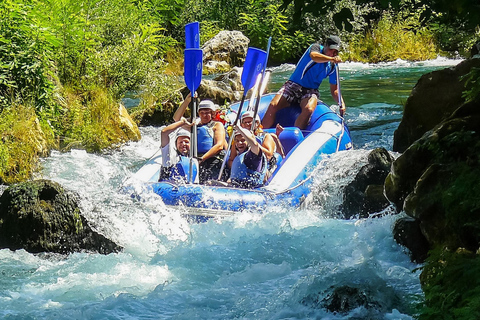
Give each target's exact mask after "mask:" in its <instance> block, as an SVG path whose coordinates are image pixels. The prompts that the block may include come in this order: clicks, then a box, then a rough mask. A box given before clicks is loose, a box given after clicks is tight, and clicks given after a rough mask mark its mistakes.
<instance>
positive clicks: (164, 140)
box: [161, 117, 192, 148]
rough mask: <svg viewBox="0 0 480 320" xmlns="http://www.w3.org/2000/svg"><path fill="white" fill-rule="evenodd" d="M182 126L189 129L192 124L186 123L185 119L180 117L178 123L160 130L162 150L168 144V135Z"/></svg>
mask: <svg viewBox="0 0 480 320" xmlns="http://www.w3.org/2000/svg"><path fill="white" fill-rule="evenodd" d="M182 126H187V127H191V126H192V124H191V123H190V122H188V120H187V119H185V118H183V117H182V118H181V119H180V121H176V122H174V123H172V124H169V125H168V126H166V127H165V128H163V129H162V133H161V137H162V140H161V141H162V148H163V147H165V146H166V145H167V144H169V143H170V133H172V132H173V131H175V130H177V129H178V128H180V127H182Z"/></svg>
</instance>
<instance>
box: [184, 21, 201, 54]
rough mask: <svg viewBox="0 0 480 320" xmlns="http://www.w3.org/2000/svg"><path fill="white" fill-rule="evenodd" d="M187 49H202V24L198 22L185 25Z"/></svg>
mask: <svg viewBox="0 0 480 320" xmlns="http://www.w3.org/2000/svg"><path fill="white" fill-rule="evenodd" d="M185 48H186V49H200V24H199V23H198V22H197V21H195V22H192V23H189V24H186V25H185Z"/></svg>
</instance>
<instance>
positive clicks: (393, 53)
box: [344, 14, 437, 62]
mask: <svg viewBox="0 0 480 320" xmlns="http://www.w3.org/2000/svg"><path fill="white" fill-rule="evenodd" d="M436 57H437V52H436V45H435V41H434V36H433V35H432V34H431V33H430V32H429V31H428V30H427V29H426V28H421V27H420V26H419V24H418V20H415V18H410V19H403V17H402V16H397V17H392V16H390V15H387V14H386V15H384V17H383V18H382V19H381V20H380V21H379V22H378V24H377V25H376V26H375V27H374V28H373V29H371V30H368V31H367V32H366V33H365V35H357V36H354V37H353V38H352V39H351V41H350V44H349V50H348V51H347V52H346V54H345V56H344V58H345V59H348V60H352V61H361V62H380V61H394V60H396V59H403V60H410V61H417V60H428V59H434V58H436Z"/></svg>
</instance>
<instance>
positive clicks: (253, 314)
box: [0, 59, 459, 319]
mask: <svg viewBox="0 0 480 320" xmlns="http://www.w3.org/2000/svg"><path fill="white" fill-rule="evenodd" d="M458 62H459V60H445V59H437V60H434V61H425V62H421V63H409V62H404V61H396V62H393V63H388V64H375V65H368V64H354V63H345V64H342V65H341V85H342V94H343V96H344V99H345V103H346V105H347V115H346V122H347V125H348V126H349V128H350V130H351V133H352V138H353V141H354V150H353V151H348V152H340V153H338V154H335V155H333V156H332V157H331V158H329V159H328V160H327V163H326V165H325V166H324V167H322V170H319V171H318V174H317V175H316V177H315V186H314V192H313V193H312V196H311V197H310V198H309V199H307V202H306V206H305V208H303V209H301V210H292V209H289V208H271V209H269V210H267V211H266V212H242V213H239V214H237V215H235V216H233V217H229V218H225V219H223V220H210V221H208V222H206V223H201V224H190V223H188V222H187V221H186V219H185V218H184V217H183V216H182V212H183V210H182V208H179V209H178V210H173V209H168V208H166V207H165V206H164V204H163V203H162V201H161V199H159V197H157V196H156V195H148V194H147V195H145V197H144V198H143V199H142V200H140V201H139V200H134V199H132V198H130V197H129V195H128V194H123V193H122V192H120V188H121V186H122V182H123V181H124V180H125V179H127V178H128V177H130V176H131V175H132V174H133V173H134V172H135V171H136V170H138V169H139V167H140V166H141V165H142V164H143V163H144V162H145V161H146V160H147V159H148V158H149V157H150V156H151V155H153V154H154V153H155V152H156V151H157V150H158V148H159V137H160V132H159V129H158V128H154V127H145V128H141V132H142V140H141V141H139V142H135V143H129V144H126V145H124V146H123V147H122V148H120V149H119V150H116V151H112V152H109V153H104V154H87V153H86V152H84V151H81V150H73V151H71V152H68V153H59V152H53V153H52V155H51V156H50V157H49V158H47V159H44V160H43V162H42V165H43V170H42V173H41V175H40V176H41V177H43V178H46V179H51V180H54V181H57V182H59V183H60V184H62V185H63V186H65V187H66V188H68V189H71V190H74V191H76V192H78V193H79V194H80V196H81V199H82V207H83V212H84V215H85V216H86V217H87V219H88V220H89V222H90V223H91V225H92V226H93V227H94V228H95V229H96V230H98V231H99V232H101V233H103V234H104V235H105V236H107V237H108V238H110V239H112V240H114V241H115V242H117V243H118V244H119V245H121V246H123V247H124V248H125V250H124V251H123V252H122V253H118V254H110V255H100V254H90V253H75V254H71V255H69V256H59V255H33V254H29V253H27V252H25V251H22V250H20V251H16V252H11V251H9V250H0V270H1V273H2V276H1V278H0V317H2V318H6V319H413V318H414V316H415V312H416V311H415V306H416V304H417V303H418V302H420V301H421V300H422V299H423V294H422V291H421V287H420V282H419V279H418V277H419V272H417V271H415V269H416V268H418V267H420V265H417V264H414V263H412V262H410V259H409V257H408V256H407V254H406V253H405V252H404V249H403V248H402V247H400V246H399V245H397V244H396V243H395V241H394V239H393V236H392V226H393V223H394V222H395V220H396V219H397V218H398V215H397V216H394V215H391V214H387V215H384V216H383V217H380V218H378V217H377V218H374V217H371V218H368V219H353V220H340V219H336V218H335V216H336V213H337V211H338V205H339V204H340V203H341V201H342V190H343V187H344V186H345V185H346V184H348V183H349V182H350V181H351V180H352V179H353V177H354V175H355V174H356V173H357V171H358V169H359V168H360V167H361V166H363V165H364V164H365V163H366V158H367V155H368V153H369V152H370V151H371V150H372V149H373V148H376V147H385V148H386V149H388V150H391V148H392V143H393V132H394V130H395V129H396V128H397V127H398V124H399V122H400V120H401V117H402V104H403V103H404V102H405V101H406V99H407V97H408V95H409V94H410V91H411V89H412V88H413V86H414V85H415V83H416V82H417V80H418V78H419V77H420V76H421V75H422V74H424V73H426V72H429V71H433V70H438V69H441V68H444V67H448V66H453V65H456V64H457V63H458ZM293 67H294V66H293V65H282V66H280V67H276V68H273V77H272V84H271V85H270V89H271V90H277V89H278V88H279V87H280V86H281V84H282V83H283V82H284V81H285V80H286V79H287V78H288V76H289V75H290V74H291V72H292V70H293ZM324 85H325V84H324ZM324 85H322V88H321V92H322V93H323V94H324V97H325V101H326V102H327V103H332V102H333V101H331V97H330V96H329V93H328V92H329V89H328V87H327V86H324ZM385 211H386V213H391V212H392V211H393V210H392V209H391V208H389V209H387V210H385ZM340 287H350V288H356V289H358V292H360V298H361V299H360V300H361V301H360V302H361V305H362V306H360V307H357V308H354V309H353V310H350V311H347V312H345V313H332V312H330V311H329V310H328V308H327V306H328V302H329V301H331V299H332V296H331V295H332V292H333V289H334V288H340Z"/></svg>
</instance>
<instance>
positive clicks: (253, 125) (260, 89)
mask: <svg viewBox="0 0 480 320" xmlns="http://www.w3.org/2000/svg"><path fill="white" fill-rule="evenodd" d="M271 45H272V37H270V38H268V43H267V50H266V52H267V55H266V56H265V64H264V65H263V70H262V79H261V81H260V83H261V84H260V85H259V86H258V91H259V92H258V94H257V101H256V103H255V109H254V110H253V121H252V130H254V128H255V122H256V121H255V119H256V117H257V113H258V106H259V104H260V98H261V97H262V94H263V90H265V88H266V86H264V85H263V81H265V71H266V70H267V61H268V54H269V52H270V46H271ZM267 81H268V79H267Z"/></svg>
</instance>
